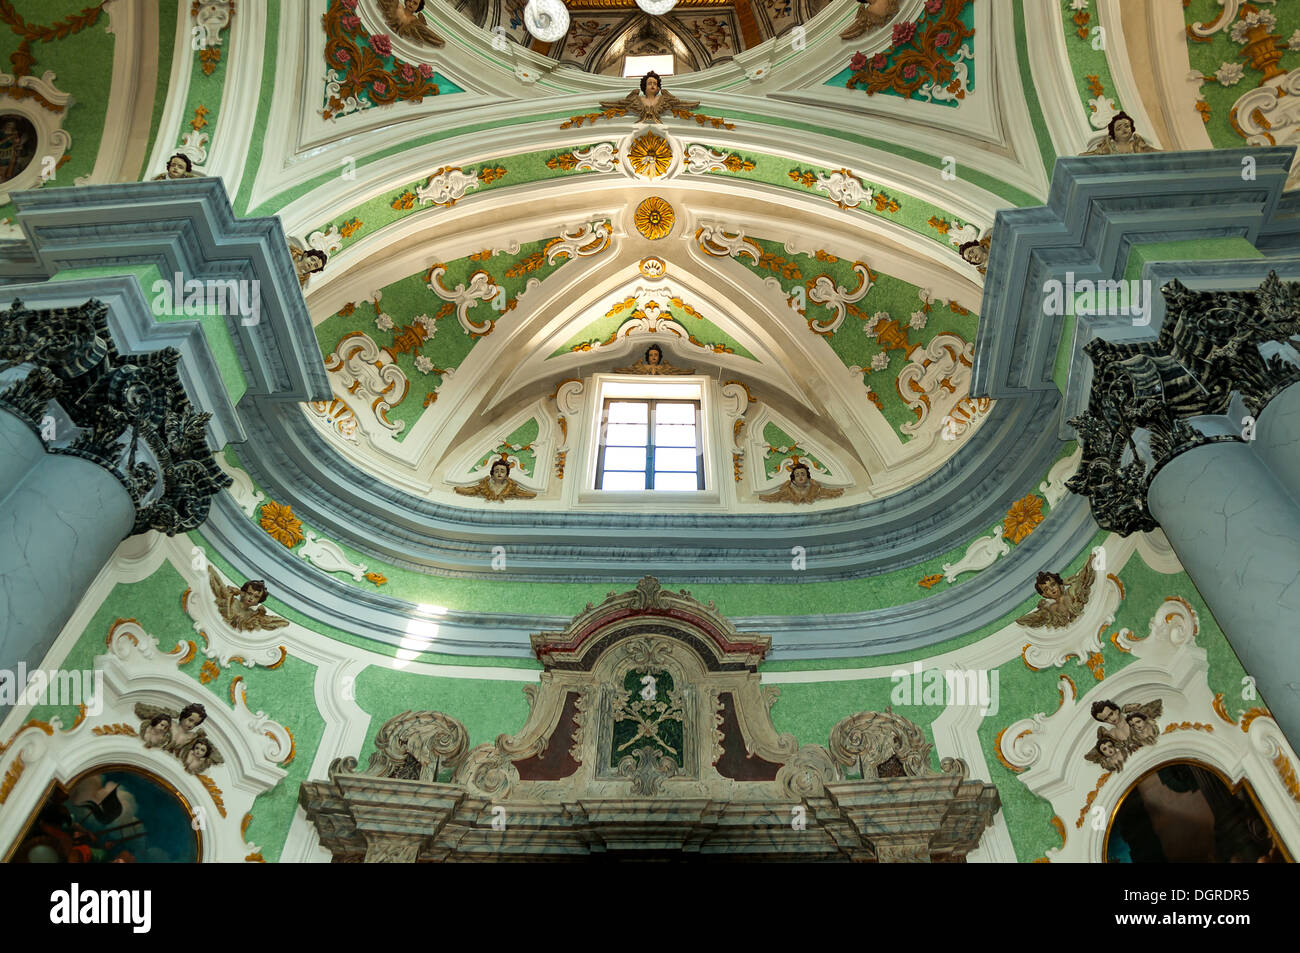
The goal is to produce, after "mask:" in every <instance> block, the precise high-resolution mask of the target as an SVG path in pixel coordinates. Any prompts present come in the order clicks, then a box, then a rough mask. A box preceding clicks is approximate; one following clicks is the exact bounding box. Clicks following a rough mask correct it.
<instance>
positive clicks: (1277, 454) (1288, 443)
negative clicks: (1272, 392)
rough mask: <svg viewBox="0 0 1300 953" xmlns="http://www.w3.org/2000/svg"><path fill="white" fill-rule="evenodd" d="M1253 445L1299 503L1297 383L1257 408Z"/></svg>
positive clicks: (1299, 401)
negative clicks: (1258, 410) (1259, 409)
mask: <svg viewBox="0 0 1300 953" xmlns="http://www.w3.org/2000/svg"><path fill="white" fill-rule="evenodd" d="M1252 446H1253V447H1254V449H1255V452H1256V453H1257V454H1259V458H1260V459H1261V460H1262V461H1264V465H1265V466H1267V467H1268V468H1269V470H1271V471H1272V473H1273V476H1275V477H1277V480H1278V482H1279V483H1281V484H1282V485H1283V486H1284V487H1286V489H1287V492H1288V493H1290V494H1291V497H1292V499H1294V500H1295V501H1296V504H1297V505H1298V506H1300V384H1292V385H1291V386H1290V387H1288V388H1287V389H1286V390H1284V391H1282V393H1280V394H1278V395H1277V396H1276V397H1274V398H1273V399H1272V400H1271V401H1269V402H1268V404H1267V405H1266V406H1265V407H1264V409H1263V410H1262V411H1260V414H1259V420H1258V422H1257V425H1256V427H1255V440H1254V442H1253V444H1252Z"/></svg>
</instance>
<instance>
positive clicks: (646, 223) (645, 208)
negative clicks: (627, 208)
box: [632, 195, 676, 241]
mask: <svg viewBox="0 0 1300 953" xmlns="http://www.w3.org/2000/svg"><path fill="white" fill-rule="evenodd" d="M674 221H676V215H675V214H674V213H673V207H672V206H671V205H669V204H668V203H667V202H665V201H664V200H663V199H661V198H660V197H659V196H657V195H652V196H650V197H649V198H648V199H646V200H645V201H644V202H642V203H641V204H640V205H638V206H637V207H636V213H635V214H634V215H633V216H632V222H633V224H635V225H636V230H637V231H638V232H640V233H641V234H642V235H644V236H645V237H646V238H649V239H650V240H651V241H654V240H656V239H660V238H663V237H665V236H666V235H667V234H668V233H669V232H671V231H672V230H673V222H674Z"/></svg>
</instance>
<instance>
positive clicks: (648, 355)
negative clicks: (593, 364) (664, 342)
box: [614, 344, 695, 374]
mask: <svg viewBox="0 0 1300 953" xmlns="http://www.w3.org/2000/svg"><path fill="white" fill-rule="evenodd" d="M614 373H615V374H694V373H695V369H694V368H686V367H674V366H673V365H672V364H669V363H668V362H667V361H665V360H664V352H663V349H662V348H661V347H659V345H658V344H651V345H650V346H649V347H648V348H646V349H645V357H644V358H643V359H642V360H639V361H637V362H636V363H635V364H631V365H629V366H627V367H616V368H614Z"/></svg>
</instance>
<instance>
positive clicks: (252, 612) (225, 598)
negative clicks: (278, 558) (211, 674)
mask: <svg viewBox="0 0 1300 953" xmlns="http://www.w3.org/2000/svg"><path fill="white" fill-rule="evenodd" d="M208 584H209V585H210V586H211V587H212V595H213V596H214V597H216V600H217V612H219V613H220V614H221V618H223V619H225V620H226V624H227V625H229V626H230V627H231V628H232V629H235V630H236V631H239V632H257V631H269V630H271V629H282V628H284V627H285V626H286V625H288V624H289V620H288V619H281V618H279V617H278V616H273V615H270V614H269V613H268V612H267V611H266V609H265V608H264V607H263V605H262V603H263V602H265V601H266V596H267V592H266V583H265V582H263V581H262V580H261V579H250V580H248V582H246V583H244V584H243V585H242V586H240V587H235V586H227V585H226V584H225V583H224V582H222V581H221V577H220V576H218V575H217V571H216V569H214V568H213V567H211V566H209V567H208Z"/></svg>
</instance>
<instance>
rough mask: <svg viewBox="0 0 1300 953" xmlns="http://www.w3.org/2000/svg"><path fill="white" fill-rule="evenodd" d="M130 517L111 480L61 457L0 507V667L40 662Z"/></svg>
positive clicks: (46, 460) (124, 496) (49, 457)
mask: <svg viewBox="0 0 1300 953" xmlns="http://www.w3.org/2000/svg"><path fill="white" fill-rule="evenodd" d="M3 416H5V417H8V416H9V415H8V414H4V415H3ZM29 432H30V431H29ZM135 516H136V508H135V504H134V503H133V502H132V500H131V496H130V494H129V493H127V491H126V489H125V488H124V487H123V486H122V484H121V483H120V482H119V481H118V480H117V478H116V477H114V476H113V474H111V473H110V472H109V471H107V470H105V469H103V468H102V467H99V466H96V465H95V464H93V463H91V462H89V461H87V460H82V459H80V458H79V457H73V456H66V455H62V454H43V455H42V459H41V460H40V461H38V462H37V464H36V465H35V467H33V468H32V470H31V472H29V473H28V474H27V476H26V478H25V479H24V480H23V481H22V482H21V483H19V484H18V486H16V487H14V488H13V489H12V490H11V491H10V492H9V494H8V495H7V496H6V497H5V498H4V500H3V502H0V620H3V629H2V630H0V669H7V670H9V671H13V670H14V669H15V668H16V667H17V665H18V663H19V662H25V663H26V664H27V667H28V668H29V669H31V668H35V667H37V666H39V665H40V664H41V661H42V660H43V659H44V657H45V654H46V653H47V652H48V651H49V649H50V647H51V646H52V645H53V644H54V640H55V638H57V637H58V634H59V632H60V631H61V630H62V629H63V626H64V625H65V624H66V623H67V621H68V619H69V618H70V617H71V616H72V613H73V612H74V611H75V610H76V607H77V604H78V603H79V602H80V600H81V598H82V596H83V595H85V592H86V589H87V588H88V587H89V586H90V584H91V583H92V582H93V581H94V579H95V576H96V575H97V574H98V573H99V571H100V570H101V569H102V568H103V567H104V565H105V564H106V563H107V562H108V559H109V557H110V556H111V555H112V554H113V550H114V549H116V548H117V545H118V544H119V543H120V542H122V540H123V539H124V538H125V537H126V536H127V534H128V533H130V532H131V527H132V524H133V523H134V522H135Z"/></svg>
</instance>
